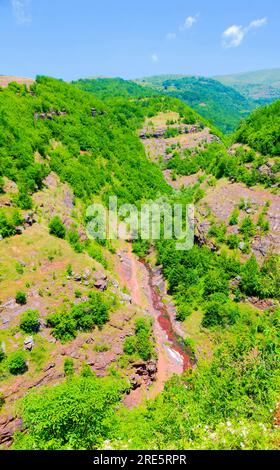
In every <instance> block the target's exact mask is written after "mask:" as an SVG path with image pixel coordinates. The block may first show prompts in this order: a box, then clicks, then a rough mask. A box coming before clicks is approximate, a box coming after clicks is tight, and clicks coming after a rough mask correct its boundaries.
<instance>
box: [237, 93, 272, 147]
mask: <svg viewBox="0 0 280 470" xmlns="http://www.w3.org/2000/svg"><path fill="white" fill-rule="evenodd" d="M279 127H280V101H276V102H275V103H273V104H271V105H269V106H265V107H261V108H259V109H257V110H256V111H254V112H253V113H252V115H251V116H250V117H249V118H248V119H246V121H244V122H243V123H242V124H241V126H240V127H239V129H238V130H237V132H236V137H235V139H236V141H237V142H241V143H244V144H248V145H250V147H252V148H253V149H255V150H257V151H259V152H261V153H262V154H263V155H276V156H277V155H280V134H279Z"/></svg>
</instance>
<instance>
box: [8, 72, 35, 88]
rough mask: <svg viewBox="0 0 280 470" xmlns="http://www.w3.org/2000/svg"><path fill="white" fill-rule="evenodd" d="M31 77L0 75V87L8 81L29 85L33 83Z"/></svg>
mask: <svg viewBox="0 0 280 470" xmlns="http://www.w3.org/2000/svg"><path fill="white" fill-rule="evenodd" d="M34 81H35V80H34V79H33V78H24V77H14V76H12V75H0V87H3V88H6V87H7V86H8V85H9V83H12V82H16V83H19V84H20V85H26V86H30V85H32V83H34Z"/></svg>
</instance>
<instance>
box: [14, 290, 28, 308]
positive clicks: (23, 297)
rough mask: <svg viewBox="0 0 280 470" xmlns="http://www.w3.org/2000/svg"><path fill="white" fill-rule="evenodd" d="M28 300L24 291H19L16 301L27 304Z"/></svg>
mask: <svg viewBox="0 0 280 470" xmlns="http://www.w3.org/2000/svg"><path fill="white" fill-rule="evenodd" d="M26 302H27V297H26V294H25V293H24V292H21V291H19V292H17V293H16V303H17V304H19V305H25V304H26Z"/></svg>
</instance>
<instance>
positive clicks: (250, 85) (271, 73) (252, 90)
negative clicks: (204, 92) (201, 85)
mask: <svg viewBox="0 0 280 470" xmlns="http://www.w3.org/2000/svg"><path fill="white" fill-rule="evenodd" d="M214 78H215V79H216V80H218V81H219V82H221V83H222V84H224V85H226V86H230V87H232V88H234V89H235V90H236V91H238V92H239V93H241V94H242V95H243V96H245V97H246V98H249V99H253V100H257V101H259V103H261V104H265V103H269V102H272V101H274V100H276V99H279V98H280V69H272V70H259V71H257V72H248V73H241V74H233V75H224V76H217V77H214Z"/></svg>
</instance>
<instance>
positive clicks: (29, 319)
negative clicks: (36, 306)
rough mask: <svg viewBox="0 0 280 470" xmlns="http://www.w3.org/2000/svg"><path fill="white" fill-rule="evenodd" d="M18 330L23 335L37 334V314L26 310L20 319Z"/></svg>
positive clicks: (34, 311) (38, 327)
mask: <svg viewBox="0 0 280 470" xmlns="http://www.w3.org/2000/svg"><path fill="white" fill-rule="evenodd" d="M20 329H21V330H23V331H24V332H25V333H37V332H38V331H39V329H40V321H39V312H38V311H37V310H26V312H24V313H23V314H22V316H21V319H20Z"/></svg>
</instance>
